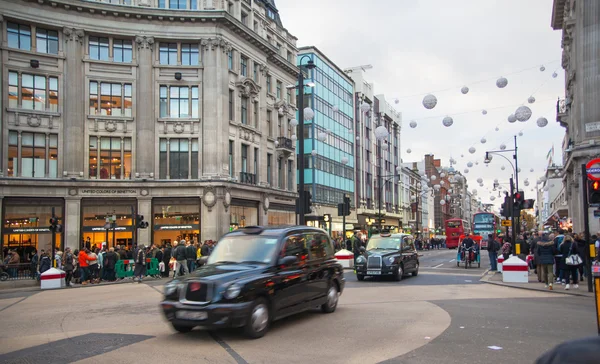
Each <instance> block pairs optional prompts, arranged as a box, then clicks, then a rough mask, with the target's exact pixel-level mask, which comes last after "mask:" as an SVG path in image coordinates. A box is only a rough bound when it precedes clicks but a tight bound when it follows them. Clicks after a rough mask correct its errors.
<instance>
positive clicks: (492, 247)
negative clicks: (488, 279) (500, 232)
mask: <svg viewBox="0 0 600 364" xmlns="http://www.w3.org/2000/svg"><path fill="white" fill-rule="evenodd" d="M487 243H488V247H487V250H488V256H489V257H490V265H491V268H490V270H491V271H492V272H495V271H497V270H498V250H500V244H499V243H498V242H497V241H496V239H494V235H492V234H488V242H487Z"/></svg>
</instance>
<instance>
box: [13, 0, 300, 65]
mask: <svg viewBox="0 0 600 364" xmlns="http://www.w3.org/2000/svg"><path fill="white" fill-rule="evenodd" d="M22 1H23V2H29V3H37V4H40V5H42V6H47V7H52V8H56V9H62V10H66V11H69V12H72V13H76V14H78V15H81V14H90V15H94V16H98V15H100V16H104V17H107V18H108V17H111V18H116V19H131V20H134V21H135V20H144V21H146V22H147V21H151V22H161V23H169V24H173V23H180V24H183V23H189V24H188V25H191V24H210V23H212V24H215V25H216V24H219V25H221V26H223V27H225V28H226V29H228V30H230V31H232V32H233V33H235V34H236V35H237V36H239V37H241V38H242V39H243V40H244V41H246V42H248V43H250V44H252V45H253V46H255V47H256V48H258V49H259V50H261V51H262V52H264V53H265V54H266V56H267V59H269V60H270V61H271V62H273V63H274V64H275V65H276V66H278V67H279V68H281V69H282V70H283V71H284V72H286V73H288V74H289V75H290V76H293V77H296V76H297V75H298V72H299V69H298V67H296V66H295V65H294V64H292V63H290V62H287V60H285V59H284V58H283V57H281V56H280V55H279V53H278V49H277V48H276V47H275V46H274V45H272V44H269V42H267V40H266V39H263V38H262V37H260V36H259V35H258V34H256V33H254V32H253V31H252V30H251V29H250V28H248V27H246V26H245V25H243V24H242V23H241V22H240V21H239V20H237V19H236V18H234V17H233V16H231V15H230V14H229V13H228V12H226V11H224V10H212V11H207V10H194V11H182V10H171V9H159V8H146V7H141V6H116V5H113V4H109V3H102V2H94V1H80V0H22ZM2 12H3V15H5V16H8V17H13V18H16V19H23V20H27V21H31V22H36V21H40V20H39V18H38V17H37V16H38V15H39V14H34V13H31V17H29V16H28V15H27V14H22V13H14V12H12V11H11V10H10V9H3V10H2ZM73 19H74V20H75V22H70V23H68V24H67V23H65V24H60V25H61V26H63V27H70V28H72V27H75V28H77V29H80V28H81V29H83V30H84V31H89V30H94V31H95V30H96V29H86V28H88V27H89V26H86V23H76V21H77V19H78V18H77V15H75V14H74V15H73ZM80 19H81V18H80ZM148 29H150V31H146V32H144V34H143V35H145V36H147V37H154V38H156V39H161V38H162V37H163V36H164V35H162V34H153V33H152V31H151V29H152V27H149V28H148ZM200 36H202V34H200ZM294 48H295V47H294Z"/></svg>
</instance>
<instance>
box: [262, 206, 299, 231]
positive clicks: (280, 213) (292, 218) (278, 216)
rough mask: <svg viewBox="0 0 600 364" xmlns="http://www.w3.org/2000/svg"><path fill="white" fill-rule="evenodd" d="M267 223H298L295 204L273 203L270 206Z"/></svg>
mask: <svg viewBox="0 0 600 364" xmlns="http://www.w3.org/2000/svg"><path fill="white" fill-rule="evenodd" d="M267 219H268V221H267V225H271V226H278V225H296V211H295V206H294V205H283V204H275V203H274V204H271V205H270V206H269V214H268V218H267Z"/></svg>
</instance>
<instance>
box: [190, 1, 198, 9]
mask: <svg viewBox="0 0 600 364" xmlns="http://www.w3.org/2000/svg"><path fill="white" fill-rule="evenodd" d="M190 9H191V10H197V9H198V0H190Z"/></svg>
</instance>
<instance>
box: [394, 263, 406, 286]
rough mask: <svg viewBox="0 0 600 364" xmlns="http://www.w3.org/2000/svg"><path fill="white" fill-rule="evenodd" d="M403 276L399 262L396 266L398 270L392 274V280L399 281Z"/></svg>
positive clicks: (402, 267) (402, 268)
mask: <svg viewBox="0 0 600 364" xmlns="http://www.w3.org/2000/svg"><path fill="white" fill-rule="evenodd" d="M403 277H404V266H403V265H402V264H400V265H399V266H398V270H397V271H396V274H395V275H394V280H395V281H396V282H400V281H401V280H402V278H403Z"/></svg>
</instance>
